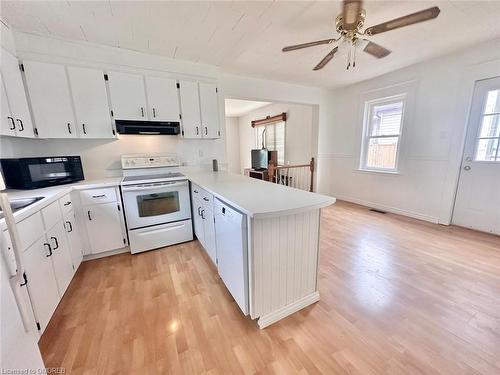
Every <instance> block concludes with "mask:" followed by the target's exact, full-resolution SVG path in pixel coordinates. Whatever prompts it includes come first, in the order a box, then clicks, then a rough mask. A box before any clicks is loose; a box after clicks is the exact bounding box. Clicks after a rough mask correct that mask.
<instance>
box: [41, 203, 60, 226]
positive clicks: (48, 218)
mask: <svg viewBox="0 0 500 375" xmlns="http://www.w3.org/2000/svg"><path fill="white" fill-rule="evenodd" d="M41 211H42V217H43V222H44V224H45V229H50V228H52V227H53V226H54V225H56V223H57V222H58V221H61V220H62V215H61V209H60V208H59V202H58V201H56V202H52V203H51V204H49V205H48V206H47V207H44V208H42V210H41Z"/></svg>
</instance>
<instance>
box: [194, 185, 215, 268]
mask: <svg viewBox="0 0 500 375" xmlns="http://www.w3.org/2000/svg"><path fill="white" fill-rule="evenodd" d="M191 197H192V205H191V206H192V208H193V225H194V232H195V234H196V237H197V238H198V240H199V241H200V243H201V245H202V246H203V248H204V249H205V251H206V252H207V254H208V256H209V257H210V259H212V262H214V264H217V248H216V244H215V222H214V211H213V202H214V200H213V195H212V194H210V193H208V192H207V191H205V190H204V189H202V188H200V187H199V186H198V185H195V184H191Z"/></svg>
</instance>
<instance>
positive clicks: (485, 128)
mask: <svg viewBox="0 0 500 375" xmlns="http://www.w3.org/2000/svg"><path fill="white" fill-rule="evenodd" d="M479 134H480V135H479V138H486V137H500V115H490V116H484V117H483V123H482V124H481V132H480V133H479Z"/></svg>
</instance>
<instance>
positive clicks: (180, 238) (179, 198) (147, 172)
mask: <svg viewBox="0 0 500 375" xmlns="http://www.w3.org/2000/svg"><path fill="white" fill-rule="evenodd" d="M121 161H122V170H123V179H122V182H121V190H122V197H123V206H124V208H125V218H126V222H127V231H128V237H129V244H130V251H131V253H132V254H134V253H139V252H142V251H146V250H152V249H156V248H160V247H164V246H169V245H174V244H177V243H181V242H186V241H191V240H192V239H193V227H192V223H191V200H190V198H189V183H188V180H187V178H186V176H184V175H183V174H182V173H181V172H180V171H179V166H180V163H179V159H178V157H177V155H175V154H133V155H122V158H121Z"/></svg>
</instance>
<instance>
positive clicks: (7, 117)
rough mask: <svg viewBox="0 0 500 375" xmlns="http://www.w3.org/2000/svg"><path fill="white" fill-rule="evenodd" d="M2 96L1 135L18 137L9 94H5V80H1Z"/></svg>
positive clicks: (0, 92) (0, 93)
mask: <svg viewBox="0 0 500 375" xmlns="http://www.w3.org/2000/svg"><path fill="white" fill-rule="evenodd" d="M0 78H1V76H0ZM0 90H1V91H0V95H1V100H2V101H1V105H2V122H1V123H0V134H1V135H12V136H15V135H16V123H15V120H14V118H13V117H12V113H11V112H10V107H9V101H8V99H7V93H6V92H5V86H4V84H3V79H0Z"/></svg>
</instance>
